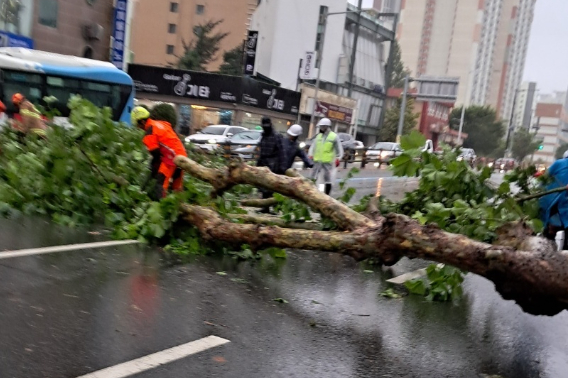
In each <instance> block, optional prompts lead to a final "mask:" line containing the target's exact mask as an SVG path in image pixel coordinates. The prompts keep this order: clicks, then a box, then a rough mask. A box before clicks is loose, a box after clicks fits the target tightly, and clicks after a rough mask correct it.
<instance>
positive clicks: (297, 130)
mask: <svg viewBox="0 0 568 378" xmlns="http://www.w3.org/2000/svg"><path fill="white" fill-rule="evenodd" d="M303 132H304V129H302V126H300V125H292V126H290V128H289V129H288V131H287V133H288V135H291V136H293V137H297V136H300V135H302V133H303Z"/></svg>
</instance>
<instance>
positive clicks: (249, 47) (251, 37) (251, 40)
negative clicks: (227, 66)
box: [245, 30, 258, 75]
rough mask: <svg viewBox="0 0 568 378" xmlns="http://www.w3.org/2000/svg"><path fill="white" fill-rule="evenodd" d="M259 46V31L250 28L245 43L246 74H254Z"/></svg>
mask: <svg viewBox="0 0 568 378" xmlns="http://www.w3.org/2000/svg"><path fill="white" fill-rule="evenodd" d="M257 46H258V32H257V31H255V30H249V31H248V37H247V42H246V44H245V75H253V74H254V66H255V61H256V47H257Z"/></svg>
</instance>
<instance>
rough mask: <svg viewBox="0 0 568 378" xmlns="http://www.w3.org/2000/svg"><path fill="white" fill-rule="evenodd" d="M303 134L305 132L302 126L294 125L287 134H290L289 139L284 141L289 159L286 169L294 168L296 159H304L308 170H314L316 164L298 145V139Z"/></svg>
mask: <svg viewBox="0 0 568 378" xmlns="http://www.w3.org/2000/svg"><path fill="white" fill-rule="evenodd" d="M303 132H304V130H303V129H302V126H300V125H292V126H290V128H289V129H288V131H287V132H286V134H288V138H285V139H284V148H285V149H286V157H287V159H288V160H287V162H286V169H290V168H292V165H293V164H294V160H296V157H299V158H300V159H302V161H303V162H304V164H305V165H306V166H307V167H308V168H312V167H313V166H314V163H313V162H312V161H311V160H310V159H309V158H308V155H306V152H305V151H304V150H303V149H301V148H300V146H299V145H298V137H299V136H300V135H302V133H303Z"/></svg>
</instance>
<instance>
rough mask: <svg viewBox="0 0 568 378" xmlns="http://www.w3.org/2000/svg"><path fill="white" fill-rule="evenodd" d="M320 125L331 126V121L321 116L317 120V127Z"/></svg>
mask: <svg viewBox="0 0 568 378" xmlns="http://www.w3.org/2000/svg"><path fill="white" fill-rule="evenodd" d="M321 126H327V127H329V126H331V121H330V120H329V118H322V119H320V120H319V122H318V124H317V127H321Z"/></svg>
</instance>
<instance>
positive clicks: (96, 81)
mask: <svg viewBox="0 0 568 378" xmlns="http://www.w3.org/2000/svg"><path fill="white" fill-rule="evenodd" d="M14 93H21V94H23V95H24V96H26V98H27V99H29V100H30V101H31V102H32V103H34V104H44V102H43V98H44V97H45V96H54V97H56V98H57V100H58V101H57V103H55V104H54V107H56V108H57V109H58V110H59V111H60V112H61V116H62V117H68V116H69V109H68V108H67V102H68V100H69V97H70V96H72V95H74V94H79V95H81V96H82V97H84V98H86V99H88V100H89V101H91V102H92V103H94V104H95V105H97V106H99V107H105V106H108V107H110V108H111V109H112V114H113V119H114V120H115V121H121V122H126V123H128V124H130V111H131V110H132V108H133V106H134V83H133V82H132V78H131V77H130V76H129V75H128V74H127V73H125V72H123V71H121V70H119V69H118V68H116V67H115V66H114V65H112V64H111V63H108V62H102V61H98V60H91V59H85V58H79V57H75V56H69V55H60V54H53V53H49V52H45V51H39V50H29V49H25V48H19V47H3V48H0V100H2V102H4V104H5V105H6V107H7V113H8V114H9V115H11V114H12V113H13V112H14V111H15V108H14V106H13V104H12V95H13V94H14Z"/></svg>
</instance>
